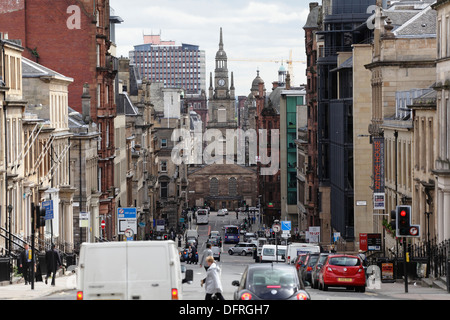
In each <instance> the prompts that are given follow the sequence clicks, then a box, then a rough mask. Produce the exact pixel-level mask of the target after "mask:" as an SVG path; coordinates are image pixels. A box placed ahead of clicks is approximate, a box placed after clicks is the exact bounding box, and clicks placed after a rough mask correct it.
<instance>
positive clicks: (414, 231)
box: [409, 226, 419, 237]
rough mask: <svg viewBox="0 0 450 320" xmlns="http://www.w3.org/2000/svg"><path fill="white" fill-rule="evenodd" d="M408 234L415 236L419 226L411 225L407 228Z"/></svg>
mask: <svg viewBox="0 0 450 320" xmlns="http://www.w3.org/2000/svg"><path fill="white" fill-rule="evenodd" d="M409 234H410V235H411V236H412V237H417V236H418V235H419V226H412V227H411V228H410V229H409Z"/></svg>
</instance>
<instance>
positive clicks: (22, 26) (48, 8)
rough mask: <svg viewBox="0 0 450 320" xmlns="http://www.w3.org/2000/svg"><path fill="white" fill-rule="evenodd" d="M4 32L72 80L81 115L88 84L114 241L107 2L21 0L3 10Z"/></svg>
mask: <svg viewBox="0 0 450 320" xmlns="http://www.w3.org/2000/svg"><path fill="white" fill-rule="evenodd" d="M0 17H1V18H0V32H2V33H3V34H5V33H8V34H9V37H10V38H14V39H20V40H21V41H22V46H23V47H24V48H25V51H24V56H25V57H26V58H29V59H30V60H33V61H36V62H38V63H40V64H42V65H45V66H46V67H48V68H50V69H52V70H55V71H56V72H59V73H61V74H64V75H66V76H68V77H71V78H73V79H74V82H73V84H71V85H70V88H69V97H68V99H69V106H70V107H71V108H73V109H74V110H76V111H78V112H80V113H81V112H82V104H81V96H82V94H83V85H84V84H85V83H87V84H89V87H90V93H89V94H90V97H91V112H90V116H91V118H92V121H93V122H95V123H97V125H98V128H99V131H100V133H101V141H100V142H99V147H98V154H99V160H98V175H99V179H100V180H101V194H102V195H101V197H100V215H103V216H107V215H111V216H112V217H113V221H112V225H111V228H107V230H109V233H108V234H107V237H108V238H112V237H113V235H115V225H116V222H115V219H114V217H115V214H113V213H114V212H115V187H114V155H115V146H114V118H115V115H116V105H115V97H114V92H115V87H114V86H115V77H116V73H117V62H116V59H115V58H113V57H112V56H111V55H110V53H109V49H110V47H111V39H110V34H111V30H113V26H114V23H117V22H121V19H114V17H111V16H110V6H109V0H97V1H94V0H78V1H77V0H67V1H49V0H44V1H43V0H28V1H25V0H17V1H14V2H11V1H8V2H6V3H5V2H2V3H1V4H0Z"/></svg>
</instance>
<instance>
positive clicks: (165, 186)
mask: <svg viewBox="0 0 450 320" xmlns="http://www.w3.org/2000/svg"><path fill="white" fill-rule="evenodd" d="M168 196H169V183H168V182H161V198H162V199H166V198H167V197H168Z"/></svg>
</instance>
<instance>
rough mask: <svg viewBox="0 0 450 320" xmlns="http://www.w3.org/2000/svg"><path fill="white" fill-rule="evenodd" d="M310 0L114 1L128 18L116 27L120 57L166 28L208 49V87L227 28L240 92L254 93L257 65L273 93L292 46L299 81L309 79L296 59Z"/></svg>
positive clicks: (301, 53) (172, 36) (301, 54)
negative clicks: (274, 83)
mask: <svg viewBox="0 0 450 320" xmlns="http://www.w3.org/2000/svg"><path fill="white" fill-rule="evenodd" d="M309 2H313V1H312V0H311V1H310V0H280V1H273V0H254V1H249V0H166V1H162V0H159V1H158V0H127V1H124V0H110V4H111V7H112V8H113V9H114V10H115V14H116V15H118V16H120V17H121V18H122V19H123V20H124V22H123V23H122V24H120V25H117V26H116V42H117V45H118V52H117V53H118V56H128V52H129V51H130V50H133V46H134V45H137V44H142V43H143V33H145V34H159V33H161V38H162V40H172V41H175V42H176V44H177V45H180V44H181V43H187V44H194V45H199V46H200V49H201V50H205V54H206V80H207V84H206V86H207V88H206V90H207V89H208V87H209V73H210V72H213V71H214V70H213V68H214V58H215V54H216V52H217V50H218V48H219V34H220V27H222V28H223V37H224V49H225V51H226V53H227V56H228V59H229V61H228V70H229V72H231V71H233V72H234V78H235V87H236V95H245V96H247V95H248V94H249V93H250V88H251V84H252V81H253V79H254V78H255V77H256V70H257V69H259V70H260V76H261V78H262V79H263V80H264V82H265V86H266V89H267V92H268V93H270V92H271V91H272V90H271V89H272V82H273V81H276V80H277V79H278V69H279V67H280V65H281V60H287V59H289V55H290V51H291V50H292V60H293V61H294V63H293V68H294V69H293V73H294V85H299V84H303V83H306V76H305V64H304V63H301V62H296V61H304V60H305V59H306V56H305V40H304V31H303V26H304V24H305V22H306V19H307V17H308V13H309ZM317 2H319V3H321V1H317ZM233 59H234V60H240V59H245V60H252V61H244V62H241V61H231V60H233ZM271 60H272V61H271ZM273 61H279V62H278V63H276V62H273ZM285 65H286V64H285ZM286 67H287V66H286Z"/></svg>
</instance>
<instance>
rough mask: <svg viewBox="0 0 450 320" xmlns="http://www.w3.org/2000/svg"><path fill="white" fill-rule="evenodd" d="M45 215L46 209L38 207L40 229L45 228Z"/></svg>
mask: <svg viewBox="0 0 450 320" xmlns="http://www.w3.org/2000/svg"><path fill="white" fill-rule="evenodd" d="M45 213H46V210H45V208H44V207H41V206H36V216H37V218H36V220H37V221H36V226H37V227H38V228H40V227H45Z"/></svg>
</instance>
